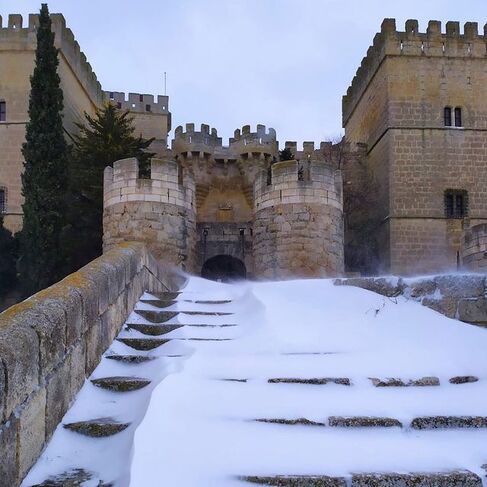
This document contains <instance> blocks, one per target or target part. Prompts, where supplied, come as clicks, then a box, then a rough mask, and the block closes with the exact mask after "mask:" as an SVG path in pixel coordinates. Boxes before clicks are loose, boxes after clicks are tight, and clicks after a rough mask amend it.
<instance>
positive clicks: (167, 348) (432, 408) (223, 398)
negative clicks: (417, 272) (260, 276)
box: [23, 278, 487, 487]
mask: <svg viewBox="0 0 487 487" xmlns="http://www.w3.org/2000/svg"><path fill="white" fill-rule="evenodd" d="M176 299H177V301H176V302H175V303H167V302H166V303H164V302H158V301H156V300H155V297H154V296H151V295H149V294H145V295H144V296H143V297H142V299H141V302H139V303H138V304H137V307H136V310H138V312H134V313H132V314H131V315H130V317H129V319H128V320H127V324H128V325H130V324H132V325H143V326H153V327H159V328H158V329H157V330H158V331H157V332H158V333H159V331H160V330H162V329H163V328H168V326H167V325H171V328H175V327H176V326H179V327H178V328H175V329H174V330H172V331H169V332H168V333H166V332H165V331H167V330H165V331H164V334H163V335H161V336H148V335H147V334H144V333H142V332H141V331H137V330H135V329H134V328H130V326H129V328H127V329H124V330H123V331H122V332H121V334H120V336H119V338H120V339H128V340H127V341H126V342H125V343H122V342H121V341H118V340H116V341H115V342H114V343H113V345H112V347H110V350H109V351H107V353H106V354H105V357H104V358H103V360H102V362H101V363H100V365H99V367H98V368H97V369H96V370H95V372H94V374H93V377H92V378H91V379H94V378H107V377H108V378H110V377H120V376H122V377H126V376H129V377H138V378H142V379H147V380H150V381H151V382H150V384H149V385H148V386H146V387H143V388H141V389H139V390H134V391H131V392H112V391H110V390H105V389H101V388H99V387H95V386H94V385H93V384H92V383H91V382H89V381H87V382H86V384H85V386H84V387H83V389H82V391H81V392H80V394H79V395H78V396H77V398H76V402H75V404H74V405H73V407H72V408H71V409H70V410H69V411H68V413H67V414H66V417H65V418H64V419H63V424H69V423H72V422H77V421H84V420H89V419H93V418H107V417H108V418H113V419H114V420H116V421H117V422H119V423H123V424H129V426H128V427H127V428H126V429H124V430H123V431H121V432H119V433H117V434H115V435H112V436H109V437H106V438H89V437H86V436H83V435H80V434H78V433H75V432H73V431H69V430H67V429H65V428H63V427H62V425H60V426H59V427H58V429H57V430H56V432H55V434H54V437H53V439H52V440H51V442H50V444H49V446H48V448H47V449H46V451H45V452H44V453H43V455H42V457H41V458H40V460H39V462H38V463H37V464H36V466H35V467H34V468H33V470H32V471H31V472H30V474H29V476H28V477H27V479H26V480H25V481H24V483H23V485H24V486H26V487H27V486H31V485H33V484H35V483H40V482H42V481H44V480H45V479H46V478H47V477H49V476H53V475H55V474H60V473H62V472H65V471H69V470H71V471H73V470H74V469H83V470H84V471H87V472H93V473H94V474H93V476H92V477H91V479H89V480H86V481H85V482H84V483H83V484H82V485H84V486H85V487H91V486H102V485H108V483H113V485H114V487H125V486H128V485H130V486H132V487H158V486H166V485H167V486H171V487H173V486H174V487H184V486H197V487H205V486H212V487H213V486H230V487H231V486H233V485H235V486H237V485H241V486H244V485H249V486H250V485H252V484H249V483H246V482H243V481H242V480H241V479H240V478H241V477H244V476H275V475H330V476H334V477H335V476H336V477H344V479H345V480H344V481H345V482H348V483H349V482H350V479H351V474H352V473H356V472H398V473H407V472H427V473H431V472H450V471H454V470H465V469H468V470H470V471H472V472H475V473H476V474H478V475H479V476H481V477H482V478H484V479H485V472H484V470H483V469H482V468H481V466H482V465H483V464H485V463H487V428H475V429H473V428H468V429H467V428H464V429H460V428H457V427H456V428H448V429H434V430H429V429H427V430H417V429H414V428H412V427H411V422H412V421H413V420H414V418H422V417H425V416H433V417H437V416H455V417H472V416H478V417H480V419H482V418H484V419H485V421H486V423H485V426H487V418H486V417H487V353H486V352H485V350H486V348H487V330H485V329H481V328H477V327H474V326H469V325H466V324H463V323H460V322H457V321H454V320H450V319H448V318H445V317H444V316H442V315H440V314H438V313H436V312H434V311H432V310H430V309H428V308H425V307H422V306H421V305H419V304H418V303H416V302H408V301H406V300H405V299H404V298H397V299H389V298H384V297H382V296H379V295H376V294H374V293H371V292H368V291H365V290H362V289H357V288H350V287H346V286H339V287H335V286H333V284H332V281H330V280H308V281H288V282H279V283H248V282H244V283H241V284H234V285H228V284H221V283H215V282H210V281H205V280H202V279H199V278H190V279H189V281H188V283H187V285H186V287H185V288H184V289H183V290H182V292H181V294H179V296H177V297H176ZM147 301H149V302H147ZM207 301H214V303H206V302H207ZM228 301H230V302H228ZM184 311H188V312H201V313H203V314H196V315H195V314H186V313H184ZM176 312H179V314H175V313H176ZM215 312H218V313H231V314H218V315H216V314H214V313H215ZM141 315H143V316H141ZM172 315H174V316H172ZM151 321H161V322H162V323H160V324H156V325H154V324H152V323H151ZM181 325H184V326H181ZM201 325H210V326H201ZM227 325H235V326H227ZM136 327H137V326H136ZM140 329H141V328H140V327H139V328H138V330H140ZM151 330H156V328H151ZM144 331H147V330H144ZM134 339H136V341H133V340H134ZM131 340H132V341H131ZM147 340H148V341H150V340H156V341H157V340H159V342H154V344H153V345H154V347H155V348H153V349H150V350H136V349H134V348H132V347H131V346H129V345H128V343H130V344H131V345H133V346H139V345H140V343H139V342H143V345H144V346H145V345H147V343H149V342H148V341H147ZM160 340H168V341H167V342H161V341H160ZM145 348H147V347H145ZM113 355H118V358H120V357H124V356H139V357H151V358H154V360H150V361H147V362H142V363H136V362H130V363H126V362H124V361H121V360H114V359H113V358H111V359H109V358H108V357H109V356H112V357H113ZM458 376H462V377H463V376H475V377H476V378H478V379H479V380H478V381H476V382H472V383H465V384H451V383H450V382H449V379H451V378H452V377H458ZM425 377H426V378H430V379H428V380H427V381H430V382H431V378H435V380H438V381H439V383H440V385H437V386H422V387H420V386H410V387H375V386H374V384H373V383H372V381H371V380H370V378H378V379H382V380H386V379H387V378H396V379H401V380H403V381H404V382H408V381H410V380H418V379H422V378H425ZM290 379H291V380H293V381H295V382H298V383H283V382H282V381H283V380H284V381H288V382H289V380H290ZM323 379H328V380H329V379H332V380H335V381H337V382H339V383H338V384H336V383H327V384H321V385H315V384H312V383H305V382H306V381H307V382H310V380H311V382H313V381H314V382H316V381H318V382H320V381H321V382H326V381H324V380H323ZM269 380H271V383H269ZM430 382H429V383H430ZM348 383H349V384H350V385H346V384H348ZM344 384H345V385H344ZM334 416H338V417H340V418H345V419H346V418H355V419H357V418H363V417H366V418H370V417H373V418H382V419H384V418H386V419H392V420H396V421H399V422H400V423H401V424H402V427H391V428H385V427H377V425H374V426H373V427H367V428H366V427H360V428H357V427H333V426H330V417H334ZM302 418H304V419H305V420H307V421H314V422H317V423H320V424H326V426H306V425H302V424H282V423H286V422H288V423H289V422H293V421H296V420H297V421H298V422H299V421H301V420H302ZM255 420H264V421H276V420H277V421H280V423H281V424H275V423H272V422H257V421H255ZM101 481H104V482H105V484H103V483H100V482H101ZM45 485H53V484H45ZM59 485H61V484H59ZM286 485H287V484H286ZM300 485H301V484H300ZM303 485H305V484H303ZM308 485H311V484H308ZM316 485H317V484H316ZM320 485H322V484H320ZM323 485H325V484H323ZM326 485H342V484H339V483H336V484H335V483H333V484H326ZM343 485H344V484H343ZM357 485H358V484H357ZM364 485H365V484H364ZM374 485H375V484H374ZM381 485H382V484H381ZM388 485H395V484H388ZM407 485H409V484H407ZM422 485H429V484H422ZM440 485H447V484H440ZM448 485H450V484H448ZM452 485H453V484H452ZM455 485H464V484H462V483H460V484H458V483H457V484H455ZM465 485H466V484H465ZM468 485H471V484H468ZM472 485H474V484H472ZM475 485H477V484H475ZM485 485H487V484H485Z"/></svg>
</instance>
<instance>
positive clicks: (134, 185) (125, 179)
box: [103, 158, 194, 210]
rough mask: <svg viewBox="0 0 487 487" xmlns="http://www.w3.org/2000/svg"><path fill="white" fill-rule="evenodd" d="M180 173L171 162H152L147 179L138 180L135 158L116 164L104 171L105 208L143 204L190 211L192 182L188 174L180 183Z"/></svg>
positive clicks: (157, 160)
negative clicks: (170, 206)
mask: <svg viewBox="0 0 487 487" xmlns="http://www.w3.org/2000/svg"><path fill="white" fill-rule="evenodd" d="M181 170H182V169H181V168H180V167H179V165H178V164H177V163H176V162H174V161H166V160H160V159H152V162H151V174H150V179H140V178H139V162H138V161H137V159H135V158H129V159H122V160H120V161H116V162H115V163H114V164H113V168H112V167H107V168H106V169H105V173H104V181H103V200H104V208H108V207H110V206H113V205H116V204H118V203H130V202H141V201H146V202H154V203H166V204H170V205H175V206H180V207H184V208H186V209H188V210H193V206H194V181H193V180H192V178H191V177H190V175H189V174H187V175H185V178H184V184H182V183H183V180H182V177H181V174H180V171H181Z"/></svg>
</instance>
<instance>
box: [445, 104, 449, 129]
mask: <svg viewBox="0 0 487 487" xmlns="http://www.w3.org/2000/svg"><path fill="white" fill-rule="evenodd" d="M444 118H445V127H451V107H445V110H444Z"/></svg>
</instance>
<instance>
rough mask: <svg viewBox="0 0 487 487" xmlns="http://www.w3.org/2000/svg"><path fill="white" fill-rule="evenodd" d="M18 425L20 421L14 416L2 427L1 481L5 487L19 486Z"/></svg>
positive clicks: (0, 450)
mask: <svg viewBox="0 0 487 487" xmlns="http://www.w3.org/2000/svg"><path fill="white" fill-rule="evenodd" d="M18 423H19V420H18V419H17V418H16V417H15V416H13V415H12V416H11V417H10V418H9V420H8V421H7V422H6V423H5V424H3V425H2V426H0V452H2V455H1V461H0V479H1V481H2V485H5V486H14V485H17V484H18V481H19V480H20V479H19V478H18V467H17V448H18V438H17V429H18Z"/></svg>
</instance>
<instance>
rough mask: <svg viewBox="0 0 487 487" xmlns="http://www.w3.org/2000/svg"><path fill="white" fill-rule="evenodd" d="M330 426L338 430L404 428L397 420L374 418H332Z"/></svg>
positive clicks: (329, 422)
mask: <svg viewBox="0 0 487 487" xmlns="http://www.w3.org/2000/svg"><path fill="white" fill-rule="evenodd" d="M328 424H329V425H330V426H332V427H338V428H393V427H397V428H402V423H401V422H400V421H398V420H397V419H394V418H380V417H373V416H330V417H329V418H328Z"/></svg>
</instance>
